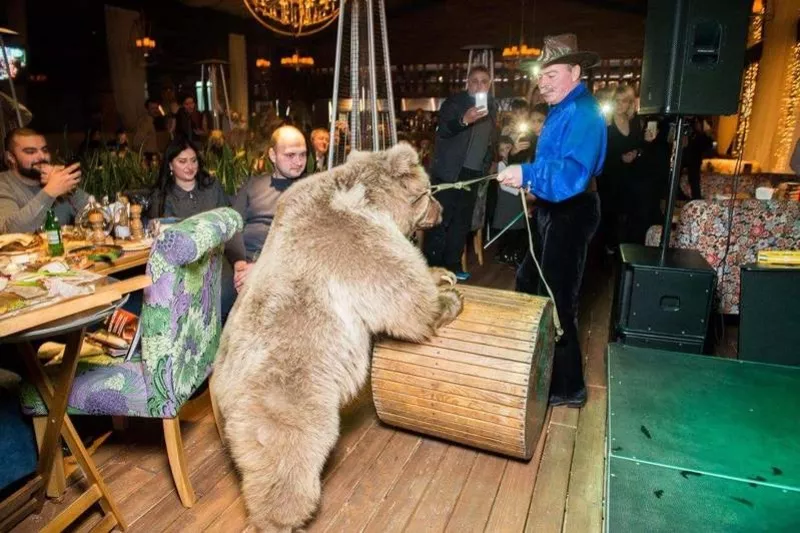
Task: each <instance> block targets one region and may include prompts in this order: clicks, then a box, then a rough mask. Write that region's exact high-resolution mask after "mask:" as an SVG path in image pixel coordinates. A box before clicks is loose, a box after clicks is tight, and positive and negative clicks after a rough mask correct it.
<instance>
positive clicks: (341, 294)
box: [212, 144, 462, 532]
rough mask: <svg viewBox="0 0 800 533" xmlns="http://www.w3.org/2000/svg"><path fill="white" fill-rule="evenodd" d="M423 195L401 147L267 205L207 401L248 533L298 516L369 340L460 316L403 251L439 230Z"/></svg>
mask: <svg viewBox="0 0 800 533" xmlns="http://www.w3.org/2000/svg"><path fill="white" fill-rule="evenodd" d="M429 186H430V183H429V178H428V176H427V175H426V174H425V171H424V170H423V169H422V167H421V166H420V165H419V159H418V157H417V154H416V152H415V151H414V150H413V148H411V147H410V146H409V145H405V144H401V145H398V146H395V147H394V148H392V149H390V150H387V151H384V152H376V153H367V152H354V153H352V154H351V155H350V157H349V158H348V160H347V163H345V164H344V165H341V166H339V167H337V168H334V169H333V170H330V171H328V172H325V173H322V174H318V175H315V176H312V177H310V178H307V179H304V180H302V181H300V182H299V183H297V184H295V185H293V186H292V187H291V188H290V189H289V190H288V191H287V192H286V193H284V195H283V196H282V197H281V199H280V201H279V203H278V209H277V215H276V217H275V220H274V222H273V224H272V228H271V231H270V233H269V237H268V238H267V242H266V244H265V245H264V250H263V251H262V253H261V256H260V258H259V260H258V262H257V264H256V265H255V266H254V267H253V269H252V270H251V272H250V274H249V277H248V280H247V282H246V285H245V288H244V290H243V291H242V293H241V294H240V295H239V298H238V300H237V302H236V305H235V307H234V310H233V312H232V313H231V316H230V318H229V319H228V323H227V324H226V326H225V330H224V332H223V334H222V340H221V343H220V347H219V353H218V355H217V360H216V364H215V370H214V383H213V390H212V395H213V398H214V401H215V403H216V405H215V407H216V408H217V410H218V413H219V414H220V415H221V418H222V420H218V424H220V426H221V427H222V431H223V433H224V438H225V440H226V442H227V445H228V447H229V449H230V452H231V455H232V457H233V460H234V462H235V464H236V466H237V468H238V470H239V472H240V474H241V478H242V493H243V496H244V500H245V503H246V506H247V510H248V513H249V517H250V524H251V525H252V526H254V527H256V528H258V529H260V530H262V531H267V532H272V531H280V532H289V531H291V530H292V529H293V528H295V527H299V526H302V525H303V524H304V523H305V522H307V521H308V520H309V519H310V518H311V517H312V515H313V513H314V512H315V510H316V509H317V506H318V504H319V499H320V474H321V472H322V468H323V466H324V464H325V460H326V458H327V457H328V454H329V453H330V451H331V450H332V448H333V447H334V445H335V444H336V441H337V439H338V436H339V409H340V407H341V406H342V405H343V404H345V403H346V402H347V401H348V400H349V399H351V398H353V397H354V396H355V395H356V394H357V392H358V391H359V389H360V388H361V387H362V386H363V384H364V382H365V380H366V377H367V374H368V368H369V363H370V356H371V346H372V339H373V336H374V335H376V334H379V333H386V334H388V335H391V336H392V337H396V338H401V339H407V340H410V341H421V340H423V339H426V338H428V337H430V336H431V335H432V334H433V333H434V332H435V331H436V328H437V327H439V326H441V325H443V324H446V323H448V322H450V321H452V320H453V319H454V318H455V317H456V316H458V314H459V313H460V312H461V308H462V298H461V295H460V294H459V293H458V292H457V291H456V289H455V288H454V287H453V285H454V284H455V277H454V276H453V274H452V273H450V272H447V271H445V270H442V269H429V268H428V266H427V264H426V262H425V259H424V258H423V257H422V254H421V253H420V252H419V250H418V249H417V248H416V247H415V246H414V245H413V244H412V243H411V242H410V241H409V239H408V236H409V235H411V234H412V232H413V231H415V230H416V229H419V228H426V227H431V226H433V225H435V224H438V223H439V222H440V221H441V205H439V203H438V202H437V201H436V200H434V199H433V197H432V196H431V195H430V194H428V193H427V191H428V189H429Z"/></svg>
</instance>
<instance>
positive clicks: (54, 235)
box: [44, 209, 64, 256]
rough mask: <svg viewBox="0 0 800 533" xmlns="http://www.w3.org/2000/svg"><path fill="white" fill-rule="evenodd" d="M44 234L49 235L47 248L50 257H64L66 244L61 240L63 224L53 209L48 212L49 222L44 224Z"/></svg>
mask: <svg viewBox="0 0 800 533" xmlns="http://www.w3.org/2000/svg"><path fill="white" fill-rule="evenodd" d="M44 232H45V234H46V235H47V248H48V249H49V250H50V255H52V256H56V255H64V242H63V241H62V240H61V224H59V223H58V218H57V217H56V214H55V212H54V211H53V210H52V209H48V210H47V220H45V222H44Z"/></svg>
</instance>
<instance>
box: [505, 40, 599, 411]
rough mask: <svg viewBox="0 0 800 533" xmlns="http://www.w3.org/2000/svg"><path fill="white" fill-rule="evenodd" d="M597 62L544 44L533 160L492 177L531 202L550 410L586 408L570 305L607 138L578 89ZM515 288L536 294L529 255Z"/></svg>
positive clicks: (595, 212) (560, 43)
mask: <svg viewBox="0 0 800 533" xmlns="http://www.w3.org/2000/svg"><path fill="white" fill-rule="evenodd" d="M599 60H600V58H599V57H598V55H597V54H596V53H594V52H587V51H581V50H578V39H577V37H576V36H575V35H573V34H565V35H556V36H547V37H545V38H544V51H543V52H542V56H541V59H540V65H541V69H540V72H539V79H538V85H539V90H540V91H541V94H542V97H543V98H544V100H545V102H547V103H548V104H549V105H550V112H549V113H548V115H547V119H545V122H544V127H543V129H542V134H541V136H540V137H539V140H538V143H537V147H536V159H534V161H533V162H532V163H526V164H523V165H511V166H509V167H508V168H507V169H505V170H504V171H503V172H501V173H500V174H499V175H498V176H497V179H498V181H499V182H500V183H501V184H502V185H506V186H511V187H517V188H524V189H525V190H527V191H528V192H529V193H530V194H532V195H533V196H535V197H536V210H535V220H536V227H537V229H538V233H539V238H540V242H541V250H542V251H541V260H540V264H541V267H542V272H543V273H544V278H545V280H546V281H547V284H548V285H549V287H550V289H551V290H552V292H553V296H554V299H555V304H556V311H557V312H558V316H559V318H560V319H561V326H562V327H563V329H564V334H563V336H562V337H561V339H560V340H559V341H558V343H556V347H555V353H554V357H553V377H552V381H551V385H550V404H551V405H567V406H569V407H582V406H583V405H584V404H585V403H586V386H585V383H584V380H583V368H582V360H583V357H582V355H581V346H580V342H579V339H578V302H579V293H580V288H581V281H582V280H583V270H584V266H585V264H586V254H587V249H588V247H589V242H590V241H591V239H592V237H593V236H594V233H595V231H597V226H598V224H599V222H600V201H599V198H598V196H597V193H596V192H595V188H596V187H595V186H594V178H595V177H596V176H597V175H599V174H600V173H601V171H602V169H603V163H604V160H605V154H606V141H607V138H606V135H607V132H606V122H605V118H603V115H602V113H601V112H600V106H599V105H598V104H597V101H596V100H595V99H594V97H593V96H592V95H591V94H590V93H589V90H588V89H587V88H586V86H585V85H584V84H583V83H581V76H582V75H583V74H584V73H585V72H586V70H587V69H589V68H591V67H593V66H595V65H597V64H598V63H599ZM537 255H538V254H537ZM516 289H517V291H519V292H526V293H530V294H537V293H539V276H538V273H537V269H536V266H535V265H534V263H533V258H532V257H531V255H530V253H528V254H527V256H526V257H525V259H524V261H523V262H522V265H520V267H519V269H518V270H517V280H516Z"/></svg>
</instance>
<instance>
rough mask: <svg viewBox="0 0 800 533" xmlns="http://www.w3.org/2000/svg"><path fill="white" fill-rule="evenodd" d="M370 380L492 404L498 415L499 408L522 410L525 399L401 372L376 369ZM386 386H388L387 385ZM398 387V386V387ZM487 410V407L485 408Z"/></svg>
mask: <svg viewBox="0 0 800 533" xmlns="http://www.w3.org/2000/svg"><path fill="white" fill-rule="evenodd" d="M372 380H373V381H375V380H382V381H383V382H384V383H385V382H394V383H395V384H403V385H405V386H412V387H420V388H423V389H428V390H432V391H434V392H443V393H447V394H452V395H455V396H461V397H463V398H469V399H471V400H478V401H480V402H482V403H485V404H492V405H495V406H497V407H498V411H497V413H498V414H503V411H501V410H499V408H501V407H502V408H507V409H509V408H510V409H516V410H524V409H525V398H521V397H519V396H511V395H509V394H503V393H501V392H494V391H487V390H484V389H479V388H476V387H470V386H467V385H466V384H464V383H458V384H456V383H448V382H446V381H443V380H442V379H427V378H423V377H420V376H418V375H410V374H404V373H401V372H394V371H392V370H385V369H383V368H380V367H377V368H375V369H373V371H372ZM387 386H388V385H387ZM398 386H399V385H398ZM485 409H486V410H489V409H490V408H489V407H486V408H485Z"/></svg>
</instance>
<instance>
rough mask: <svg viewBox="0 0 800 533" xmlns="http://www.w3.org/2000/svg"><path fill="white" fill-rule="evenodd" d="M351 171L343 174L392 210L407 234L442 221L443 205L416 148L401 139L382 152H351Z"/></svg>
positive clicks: (378, 205)
mask: <svg viewBox="0 0 800 533" xmlns="http://www.w3.org/2000/svg"><path fill="white" fill-rule="evenodd" d="M344 167H350V168H351V171H349V172H345V173H342V174H340V176H341V177H342V178H344V179H345V180H347V181H350V183H347V184H344V183H342V185H345V186H347V187H348V188H352V190H356V189H359V188H361V187H362V186H363V194H364V196H363V199H364V200H365V201H366V202H367V204H368V205H369V206H370V207H371V208H373V209H377V210H379V211H382V212H385V213H387V214H389V215H390V216H391V217H392V219H393V220H394V222H395V223H396V224H397V226H398V227H399V228H400V230H401V231H402V232H403V233H404V234H405V235H411V234H412V233H413V232H414V231H416V230H418V229H428V228H432V227H434V226H436V225H437V224H440V223H441V222H442V206H441V204H440V203H439V202H438V201H436V199H435V198H434V197H433V195H432V194H431V192H430V187H431V182H430V178H429V177H428V174H427V173H426V172H425V169H424V168H423V167H422V165H421V164H420V162H419V156H418V155H417V152H416V151H415V150H414V148H413V147H412V146H411V145H410V144H407V143H400V144H398V145H396V146H394V147H393V148H390V149H389V150H384V151H381V152H356V151H354V152H351V153H350V155H349V157H348V158H347V164H346V165H343V167H340V168H344Z"/></svg>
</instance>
